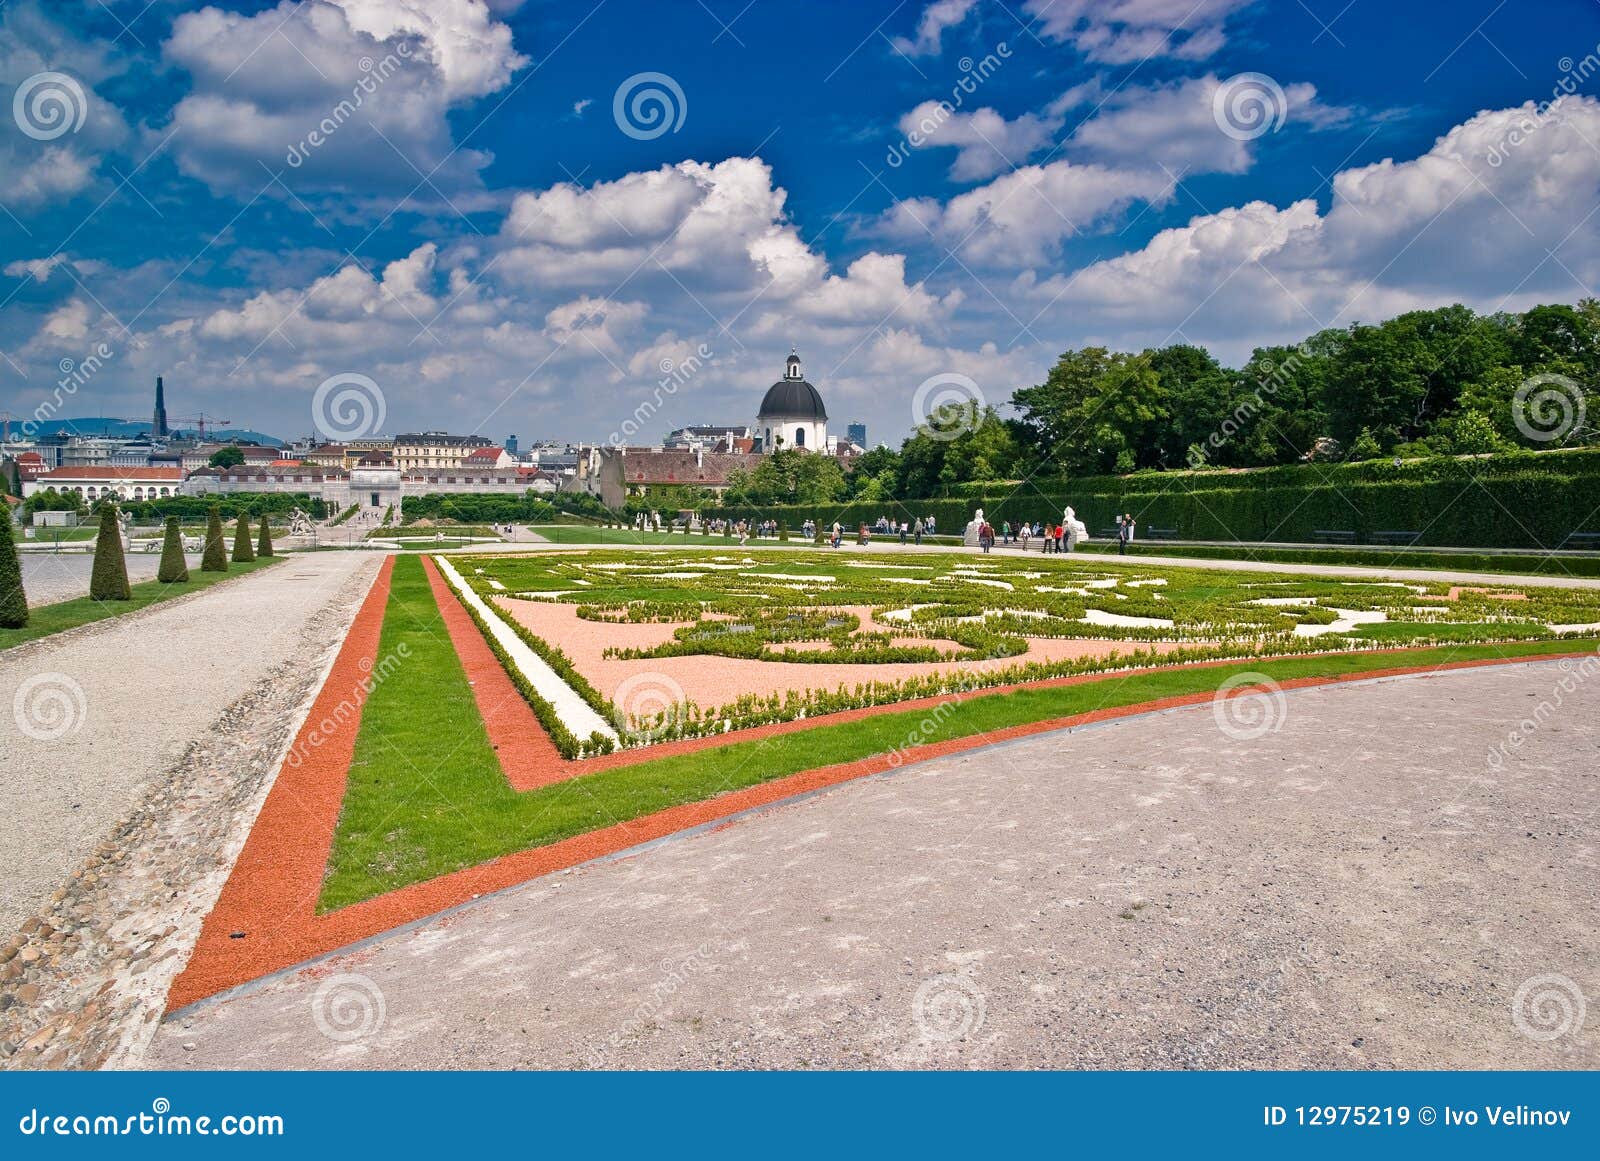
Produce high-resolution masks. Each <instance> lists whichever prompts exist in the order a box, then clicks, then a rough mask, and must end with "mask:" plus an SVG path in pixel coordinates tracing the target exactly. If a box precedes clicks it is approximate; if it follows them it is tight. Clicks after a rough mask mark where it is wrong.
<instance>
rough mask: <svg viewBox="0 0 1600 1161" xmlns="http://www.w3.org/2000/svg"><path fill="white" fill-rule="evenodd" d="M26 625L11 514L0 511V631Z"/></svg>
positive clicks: (23, 596)
mask: <svg viewBox="0 0 1600 1161" xmlns="http://www.w3.org/2000/svg"><path fill="white" fill-rule="evenodd" d="M0 507H3V506H0ZM27 623H28V594H27V593H25V592H23V591H22V562H21V561H20V560H19V559H18V558H17V541H16V536H15V534H14V533H13V532H12V530H11V513H10V512H7V511H0V629H20V628H22V626H24V625H26V624H27Z"/></svg>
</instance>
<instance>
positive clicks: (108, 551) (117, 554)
mask: <svg viewBox="0 0 1600 1161" xmlns="http://www.w3.org/2000/svg"><path fill="white" fill-rule="evenodd" d="M89 598H90V599H91V600H95V601H130V600H132V599H133V590H132V589H130V588H129V587H128V562H127V560H125V559H124V558H123V555H122V527H121V525H119V524H118V523H117V506H116V505H115V504H102V505H100V535H99V536H98V537H97V538H96V539H95V542H94V568H93V570H92V571H91V572H90V573H89Z"/></svg>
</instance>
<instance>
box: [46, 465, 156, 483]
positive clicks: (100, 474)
mask: <svg viewBox="0 0 1600 1161" xmlns="http://www.w3.org/2000/svg"><path fill="white" fill-rule="evenodd" d="M37 479H40V480H174V481H181V480H182V479H183V469H182V468H101V467H93V468H53V469H51V470H50V471H48V472H45V473H43V474H42V475H40V476H38V477H37Z"/></svg>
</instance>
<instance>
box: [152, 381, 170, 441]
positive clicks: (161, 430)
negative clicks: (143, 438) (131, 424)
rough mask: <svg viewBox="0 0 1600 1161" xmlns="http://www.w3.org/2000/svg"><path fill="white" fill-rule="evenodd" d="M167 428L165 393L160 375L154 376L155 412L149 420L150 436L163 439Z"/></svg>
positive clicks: (167, 432) (167, 433)
mask: <svg viewBox="0 0 1600 1161" xmlns="http://www.w3.org/2000/svg"><path fill="white" fill-rule="evenodd" d="M169 434H171V433H170V432H169V431H168V430H167V395H166V392H165V390H163V388H162V386H161V376H160V375H157V376H156V413H155V416H154V418H152V419H151V421H150V438H151V439H165V438H166V437H167V436H168V435H169Z"/></svg>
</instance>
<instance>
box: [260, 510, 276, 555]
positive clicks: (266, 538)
mask: <svg viewBox="0 0 1600 1161" xmlns="http://www.w3.org/2000/svg"><path fill="white" fill-rule="evenodd" d="M272 554H273V553H272V521H271V520H269V519H267V516H266V513H262V516H261V539H260V540H258V541H257V542H256V555H257V556H271V555H272Z"/></svg>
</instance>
